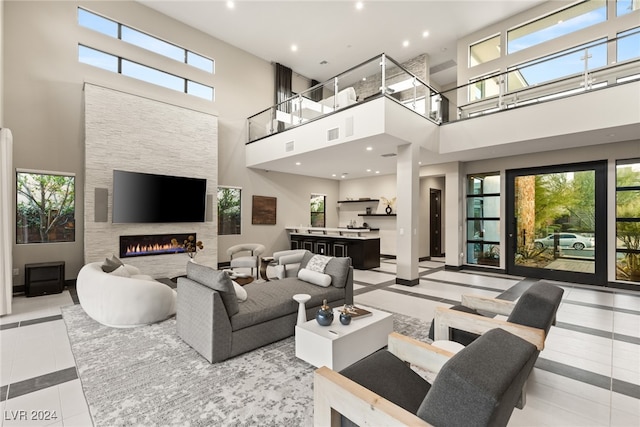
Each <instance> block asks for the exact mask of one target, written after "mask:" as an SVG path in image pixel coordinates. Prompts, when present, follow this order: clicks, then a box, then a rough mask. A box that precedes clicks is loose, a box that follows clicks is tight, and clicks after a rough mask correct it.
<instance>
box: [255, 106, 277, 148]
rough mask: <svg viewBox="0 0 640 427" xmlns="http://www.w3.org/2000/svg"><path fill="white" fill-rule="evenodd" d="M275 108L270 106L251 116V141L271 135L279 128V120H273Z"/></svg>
mask: <svg viewBox="0 0 640 427" xmlns="http://www.w3.org/2000/svg"><path fill="white" fill-rule="evenodd" d="M274 114H275V109H274V108H268V109H266V110H264V111H262V112H260V113H258V114H256V115H254V116H252V117H250V118H249V141H255V140H257V139H260V138H264V137H265V136H267V135H271V134H272V133H274V132H276V131H277V129H278V125H277V122H276V121H275V120H273V117H274Z"/></svg>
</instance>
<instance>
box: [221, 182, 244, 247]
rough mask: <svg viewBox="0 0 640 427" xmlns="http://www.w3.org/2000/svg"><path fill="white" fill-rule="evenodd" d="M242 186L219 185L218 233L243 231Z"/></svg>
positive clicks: (222, 234) (238, 232) (227, 233)
mask: <svg viewBox="0 0 640 427" xmlns="http://www.w3.org/2000/svg"><path fill="white" fill-rule="evenodd" d="M241 195H242V190H241V189H240V188H233V187H218V235H219V236H224V235H229V234H240V233H241V231H242V228H241V224H242V217H241V214H240V213H241V209H240V207H241V200H242V198H241Z"/></svg>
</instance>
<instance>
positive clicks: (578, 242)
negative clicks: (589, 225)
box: [534, 233, 593, 251]
mask: <svg viewBox="0 0 640 427" xmlns="http://www.w3.org/2000/svg"><path fill="white" fill-rule="evenodd" d="M554 236H555V235H554V234H553V233H551V234H549V235H548V236H547V237H544V238H542V239H536V240H534V246H535V247H536V248H538V249H542V248H548V247H553V245H554V241H555V238H554ZM558 246H562V247H568V248H573V249H577V250H579V251H581V250H583V249H584V248H591V247H593V239H592V238H589V237H585V236H581V235H579V234H575V233H559V243H558Z"/></svg>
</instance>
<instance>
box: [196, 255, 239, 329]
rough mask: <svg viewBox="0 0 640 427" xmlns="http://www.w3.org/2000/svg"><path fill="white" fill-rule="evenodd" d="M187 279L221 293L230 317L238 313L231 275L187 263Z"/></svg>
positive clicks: (204, 266)
mask: <svg viewBox="0 0 640 427" xmlns="http://www.w3.org/2000/svg"><path fill="white" fill-rule="evenodd" d="M187 277H188V278H189V279H191V280H194V281H196V282H198V283H201V284H203V285H204V286H207V287H208V288H211V289H213V290H215V291H218V292H219V293H220V296H221V297H222V303H223V304H224V308H225V309H226V310H227V315H228V316H229V317H231V316H233V315H235V314H236V313H238V297H237V296H236V291H235V290H234V289H233V283H232V282H231V279H230V278H229V275H228V274H227V273H225V272H224V271H221V270H214V269H213V268H211V267H207V266H206V265H201V264H196V263H195V262H188V263H187Z"/></svg>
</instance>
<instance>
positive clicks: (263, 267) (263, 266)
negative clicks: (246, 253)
mask: <svg viewBox="0 0 640 427" xmlns="http://www.w3.org/2000/svg"><path fill="white" fill-rule="evenodd" d="M273 261H274V258H273V257H272V256H266V257H262V258H260V277H262V279H263V280H266V281H267V282H268V281H269V280H270V279H269V276H267V267H269V266H270V265H271V264H272V263H273Z"/></svg>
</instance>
